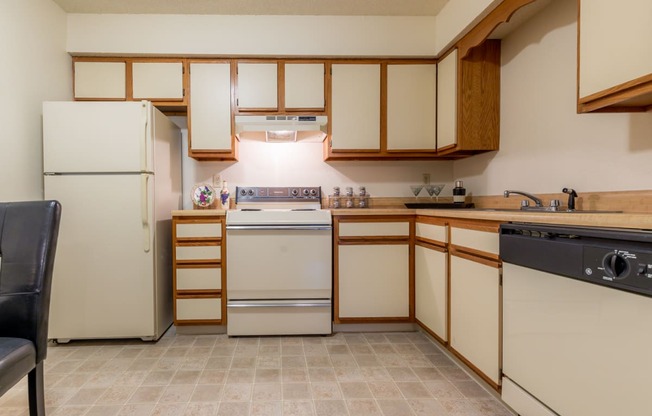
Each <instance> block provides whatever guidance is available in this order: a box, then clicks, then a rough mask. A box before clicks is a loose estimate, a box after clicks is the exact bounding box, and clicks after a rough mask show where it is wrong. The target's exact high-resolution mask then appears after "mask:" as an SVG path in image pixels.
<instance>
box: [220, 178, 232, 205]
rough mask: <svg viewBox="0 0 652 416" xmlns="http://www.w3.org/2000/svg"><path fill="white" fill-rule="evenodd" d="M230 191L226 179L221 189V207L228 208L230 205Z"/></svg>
mask: <svg viewBox="0 0 652 416" xmlns="http://www.w3.org/2000/svg"><path fill="white" fill-rule="evenodd" d="M230 195H231V194H230V193H229V188H228V187H227V186H226V181H222V189H220V208H221V209H223V210H228V209H229V207H230V204H231V202H230V200H229V197H230Z"/></svg>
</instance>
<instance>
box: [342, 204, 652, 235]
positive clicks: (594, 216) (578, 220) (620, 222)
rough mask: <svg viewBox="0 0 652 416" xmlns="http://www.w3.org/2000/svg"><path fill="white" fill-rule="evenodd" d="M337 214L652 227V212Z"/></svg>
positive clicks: (378, 210)
mask: <svg viewBox="0 0 652 416" xmlns="http://www.w3.org/2000/svg"><path fill="white" fill-rule="evenodd" d="M331 212H332V213H333V215H338V216H350V215H411V214H417V215H423V216H428V217H440V218H451V219H469V220H488V221H499V222H531V223H539V224H560V225H575V226H589V227H612V228H633V229H645V230H652V215H651V214H646V213H606V212H605V213H597V212H573V213H563V212H532V211H529V212H525V211H500V210H497V211H485V210H476V209H407V208H406V209H401V208H369V209H333V210H331Z"/></svg>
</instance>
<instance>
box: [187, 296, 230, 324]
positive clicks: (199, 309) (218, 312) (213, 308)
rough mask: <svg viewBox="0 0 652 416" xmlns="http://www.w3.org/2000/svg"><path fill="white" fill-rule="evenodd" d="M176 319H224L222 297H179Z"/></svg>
mask: <svg viewBox="0 0 652 416" xmlns="http://www.w3.org/2000/svg"><path fill="white" fill-rule="evenodd" d="M176 319H177V320H178V321H184V320H205V319H222V298H189V299H177V311H176Z"/></svg>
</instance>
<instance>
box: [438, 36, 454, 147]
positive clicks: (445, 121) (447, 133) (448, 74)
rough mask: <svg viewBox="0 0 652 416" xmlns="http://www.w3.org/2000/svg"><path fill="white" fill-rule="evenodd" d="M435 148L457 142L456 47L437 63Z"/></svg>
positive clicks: (449, 145)
mask: <svg viewBox="0 0 652 416" xmlns="http://www.w3.org/2000/svg"><path fill="white" fill-rule="evenodd" d="M437 70H438V78H437V90H438V93H437V148H438V149H446V148H448V147H451V146H455V145H456V144H457V49H453V50H452V51H451V52H450V53H449V54H448V55H446V56H445V57H444V59H442V60H441V61H439V63H438V64H437Z"/></svg>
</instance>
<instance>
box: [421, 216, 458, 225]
mask: <svg viewBox="0 0 652 416" xmlns="http://www.w3.org/2000/svg"><path fill="white" fill-rule="evenodd" d="M415 221H416V222H417V223H422V224H431V225H440V226H442V227H445V226H447V225H448V224H449V222H450V219H448V218H441V217H426V216H424V215H417V216H416V217H415Z"/></svg>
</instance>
